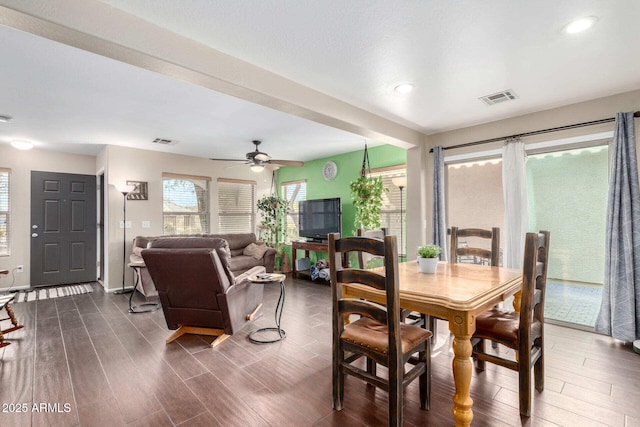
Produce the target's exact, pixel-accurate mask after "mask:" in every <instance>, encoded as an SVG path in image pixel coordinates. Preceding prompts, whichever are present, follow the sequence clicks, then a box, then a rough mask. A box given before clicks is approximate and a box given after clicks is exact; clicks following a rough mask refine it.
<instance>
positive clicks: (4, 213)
mask: <svg viewBox="0 0 640 427" xmlns="http://www.w3.org/2000/svg"><path fill="white" fill-rule="evenodd" d="M9 175H10V170H9V169H3V168H0V256H7V255H10V254H11V251H10V246H9V242H10V240H9V232H10V228H9V223H10V210H9V209H10V203H9V201H10V198H9V196H10V194H9Z"/></svg>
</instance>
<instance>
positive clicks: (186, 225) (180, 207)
mask: <svg viewBox="0 0 640 427" xmlns="http://www.w3.org/2000/svg"><path fill="white" fill-rule="evenodd" d="M209 181H210V179H209V178H206V177H194V176H189V175H182V176H181V175H176V174H163V177H162V212H163V217H164V234H200V233H204V234H207V233H209Z"/></svg>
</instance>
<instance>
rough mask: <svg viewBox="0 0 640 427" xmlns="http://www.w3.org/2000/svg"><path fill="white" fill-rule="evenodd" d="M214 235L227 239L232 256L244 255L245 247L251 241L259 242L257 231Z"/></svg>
mask: <svg viewBox="0 0 640 427" xmlns="http://www.w3.org/2000/svg"><path fill="white" fill-rule="evenodd" d="M212 236H213V237H219V238H221V239H224V240H226V241H227V242H228V243H229V249H231V256H234V257H235V256H237V255H242V253H243V251H244V248H246V247H247V246H249V245H250V244H251V243H257V240H258V239H257V237H256V235H255V233H225V234H215V235H212Z"/></svg>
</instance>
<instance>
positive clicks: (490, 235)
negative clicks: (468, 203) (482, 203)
mask: <svg viewBox="0 0 640 427" xmlns="http://www.w3.org/2000/svg"><path fill="white" fill-rule="evenodd" d="M461 237H462V238H468V237H471V238H479V239H486V240H489V243H490V244H491V249H486V248H479V247H470V246H461V245H460V243H461V242H460V238H461ZM458 257H473V258H474V259H475V258H481V259H485V260H487V261H488V263H489V265H491V266H494V267H497V266H498V265H499V264H500V228H498V227H493V228H492V229H491V230H484V229H481V228H458V227H451V260H450V262H451V263H454V264H455V263H457V262H458V261H459V260H458Z"/></svg>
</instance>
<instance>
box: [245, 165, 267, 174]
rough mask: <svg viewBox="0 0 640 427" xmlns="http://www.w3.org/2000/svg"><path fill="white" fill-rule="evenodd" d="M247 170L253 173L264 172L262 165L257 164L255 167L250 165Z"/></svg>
mask: <svg viewBox="0 0 640 427" xmlns="http://www.w3.org/2000/svg"><path fill="white" fill-rule="evenodd" d="M249 169H251V170H252V171H253V172H256V173H258V172H262V171H263V170H264V165H259V164H255V165H251V166H249Z"/></svg>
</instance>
